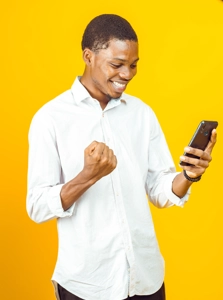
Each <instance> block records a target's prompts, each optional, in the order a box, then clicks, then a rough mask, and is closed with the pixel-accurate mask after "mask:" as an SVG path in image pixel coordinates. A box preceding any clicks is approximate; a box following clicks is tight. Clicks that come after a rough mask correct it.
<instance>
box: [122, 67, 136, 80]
mask: <svg viewBox="0 0 223 300" xmlns="http://www.w3.org/2000/svg"><path fill="white" fill-rule="evenodd" d="M119 76H120V78H122V79H124V80H130V79H132V77H134V76H135V71H134V70H133V69H131V68H129V67H125V68H122V70H120V72H119Z"/></svg>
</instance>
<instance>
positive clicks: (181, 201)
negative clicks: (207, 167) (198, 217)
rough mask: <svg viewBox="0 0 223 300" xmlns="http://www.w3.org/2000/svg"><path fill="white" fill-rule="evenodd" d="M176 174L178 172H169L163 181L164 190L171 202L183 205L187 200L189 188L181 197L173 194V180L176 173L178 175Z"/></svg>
mask: <svg viewBox="0 0 223 300" xmlns="http://www.w3.org/2000/svg"><path fill="white" fill-rule="evenodd" d="M178 174H180V172H177V173H174V174H171V175H170V176H169V177H168V178H167V180H166V181H165V182H164V191H165V194H166V196H167V197H168V199H169V201H170V202H172V203H173V204H175V205H177V206H181V207H183V206H184V204H185V202H187V200H188V198H189V196H190V193H191V189H190V188H189V189H188V191H187V193H186V194H185V195H184V196H183V197H182V198H179V197H178V196H177V195H175V194H174V193H173V191H172V185H173V180H174V178H175V177H176V175H178Z"/></svg>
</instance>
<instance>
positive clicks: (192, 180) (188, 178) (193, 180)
mask: <svg viewBox="0 0 223 300" xmlns="http://www.w3.org/2000/svg"><path fill="white" fill-rule="evenodd" d="M183 174H184V177H185V178H186V179H187V180H188V181H191V182H197V181H199V180H201V176H202V175H200V176H198V177H195V178H192V177H190V176H188V175H187V172H186V170H183Z"/></svg>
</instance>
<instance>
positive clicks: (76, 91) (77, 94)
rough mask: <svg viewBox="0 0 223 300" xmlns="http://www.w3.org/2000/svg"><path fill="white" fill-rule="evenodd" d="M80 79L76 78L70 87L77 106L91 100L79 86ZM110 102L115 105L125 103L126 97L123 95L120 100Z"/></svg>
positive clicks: (85, 90)
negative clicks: (88, 99)
mask: <svg viewBox="0 0 223 300" xmlns="http://www.w3.org/2000/svg"><path fill="white" fill-rule="evenodd" d="M80 78H81V76H77V77H76V79H75V81H74V83H73V85H72V86H71V92H72V95H73V97H74V100H75V102H76V103H77V104H79V103H80V102H81V101H83V100H86V99H87V98H92V97H91V95H90V94H89V92H88V91H87V89H86V88H85V87H84V86H83V84H81V82H80ZM111 100H114V101H116V103H120V102H124V103H127V96H126V94H124V93H123V94H122V95H121V97H120V98H118V99H111ZM111 100H110V101H111ZM112 102H113V101H112Z"/></svg>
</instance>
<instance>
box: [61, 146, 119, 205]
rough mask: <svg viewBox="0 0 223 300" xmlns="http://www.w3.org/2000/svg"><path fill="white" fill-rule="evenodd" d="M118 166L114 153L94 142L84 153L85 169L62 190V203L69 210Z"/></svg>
mask: <svg viewBox="0 0 223 300" xmlns="http://www.w3.org/2000/svg"><path fill="white" fill-rule="evenodd" d="M116 165H117V159H116V156H115V155H114V153H113V151H112V150H111V149H109V147H108V146H106V145H105V144H104V143H99V142H96V141H94V142H92V143H91V144H90V145H89V146H88V147H87V148H86V149H85V151H84V168H83V170H82V171H81V172H80V173H79V174H78V175H77V176H76V177H75V178H73V179H72V180H71V181H69V182H67V183H65V184H64V185H63V187H62V189H61V193H60V196H61V203H62V206H63V209H64V210H67V209H68V208H69V207H70V206H71V205H72V204H73V203H74V202H75V201H77V200H78V199H79V198H80V196H81V195H82V194H83V193H84V192H85V191H86V190H88V189H89V188H90V187H91V186H92V185H93V184H94V183H95V182H97V181H98V180H99V179H101V178H102V177H104V176H106V175H108V174H110V173H111V172H112V171H113V170H114V169H115V168H116Z"/></svg>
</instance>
